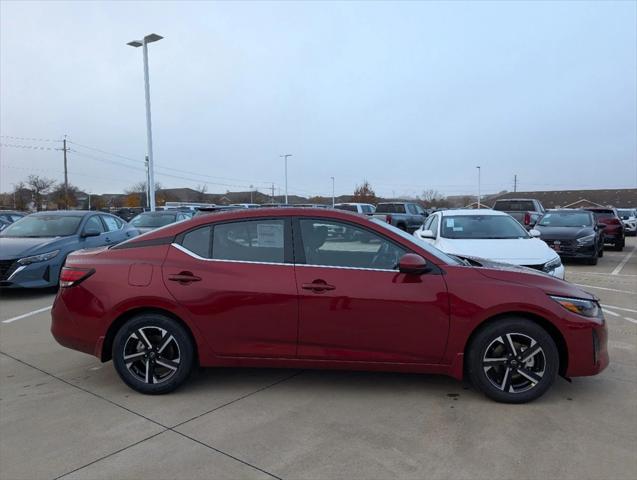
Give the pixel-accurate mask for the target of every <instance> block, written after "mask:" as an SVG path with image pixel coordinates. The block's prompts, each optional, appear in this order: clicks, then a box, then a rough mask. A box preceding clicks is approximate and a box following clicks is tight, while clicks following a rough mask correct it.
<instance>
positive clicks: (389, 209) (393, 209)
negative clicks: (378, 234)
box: [376, 203, 405, 213]
mask: <svg viewBox="0 0 637 480" xmlns="http://www.w3.org/2000/svg"><path fill="white" fill-rule="evenodd" d="M376 213H405V205H403V204H402V203H379V204H378V206H377V207H376Z"/></svg>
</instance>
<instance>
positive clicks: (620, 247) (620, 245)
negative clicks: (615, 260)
mask: <svg viewBox="0 0 637 480" xmlns="http://www.w3.org/2000/svg"><path fill="white" fill-rule="evenodd" d="M623 249H624V241H623V240H622V241H621V242H617V243H616V244H615V250H616V251H618V252H621V251H622V250H623Z"/></svg>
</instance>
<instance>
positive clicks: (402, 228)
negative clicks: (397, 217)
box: [396, 223, 407, 232]
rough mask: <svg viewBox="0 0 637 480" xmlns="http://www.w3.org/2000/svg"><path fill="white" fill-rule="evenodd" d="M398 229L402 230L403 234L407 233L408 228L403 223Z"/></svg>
mask: <svg viewBox="0 0 637 480" xmlns="http://www.w3.org/2000/svg"><path fill="white" fill-rule="evenodd" d="M396 227H397V228H400V229H401V230H402V231H403V232H406V231H407V226H406V225H405V224H403V223H399V224H398V225H396Z"/></svg>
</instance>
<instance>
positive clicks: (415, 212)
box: [407, 203, 418, 215]
mask: <svg viewBox="0 0 637 480" xmlns="http://www.w3.org/2000/svg"><path fill="white" fill-rule="evenodd" d="M407 212H408V213H409V214H411V215H418V210H416V206H415V205H412V204H411V203H409V204H407Z"/></svg>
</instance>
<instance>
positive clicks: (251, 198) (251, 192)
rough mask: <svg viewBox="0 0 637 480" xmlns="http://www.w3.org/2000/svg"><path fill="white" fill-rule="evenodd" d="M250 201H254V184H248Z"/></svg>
mask: <svg viewBox="0 0 637 480" xmlns="http://www.w3.org/2000/svg"><path fill="white" fill-rule="evenodd" d="M250 203H254V185H250Z"/></svg>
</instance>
